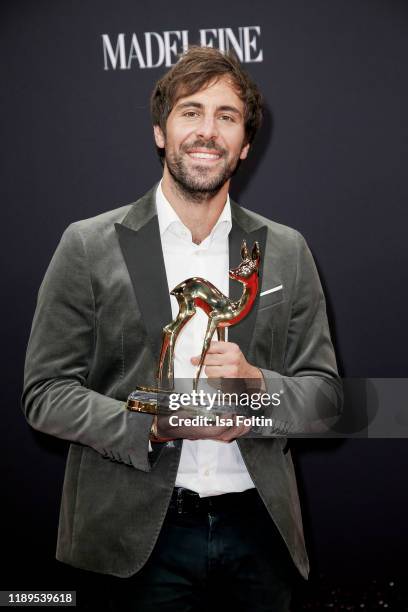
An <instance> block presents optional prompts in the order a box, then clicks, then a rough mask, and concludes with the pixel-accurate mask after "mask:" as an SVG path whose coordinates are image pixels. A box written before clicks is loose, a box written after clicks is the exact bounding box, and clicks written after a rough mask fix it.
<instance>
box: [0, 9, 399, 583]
mask: <svg viewBox="0 0 408 612" xmlns="http://www.w3.org/2000/svg"><path fill="white" fill-rule="evenodd" d="M1 11H2V19H1V31H2V36H1V43H0V44H1V46H2V51H1V57H2V68H1V70H2V73H3V78H2V97H3V101H2V109H3V112H2V117H1V118H2V124H3V130H2V132H3V136H2V147H1V148H2V167H3V172H4V174H3V178H2V186H1V190H2V215H3V224H2V225H3V230H4V231H3V239H2V246H3V249H4V261H5V264H6V265H5V267H4V271H3V299H2V309H3V322H4V326H3V327H4V329H3V332H4V341H3V347H2V348H3V350H2V358H3V366H2V371H3V376H4V378H3V381H4V382H3V394H4V396H5V397H4V400H3V416H2V423H3V425H4V429H3V438H2V441H3V444H2V446H3V453H2V455H3V461H2V468H3V495H4V501H3V503H2V512H3V513H4V518H3V520H2V527H3V529H5V533H4V534H3V541H4V543H5V545H6V548H7V550H8V559H9V562H8V564H7V566H8V569H7V571H8V572H9V575H10V580H9V584H8V585H7V586H10V587H13V588H28V587H33V588H39V585H40V583H41V585H42V588H51V586H55V587H56V588H57V585H56V582H57V576H60V574H58V572H59V571H60V568H57V565H58V564H57V562H55V561H54V554H55V543H56V534H57V523H58V510H59V502H60V494H61V486H62V478H63V472H64V463H65V457H66V450H67V445H66V443H64V442H62V441H59V440H55V439H52V438H50V437H48V436H45V435H42V434H39V433H36V432H33V431H32V430H31V429H30V428H29V427H28V425H27V424H26V423H25V420H24V418H23V415H22V412H21V408H20V403H19V402H20V400H19V398H20V394H21V389H22V375H23V362H24V354H25V349H26V344H27V340H28V335H29V331H30V325H31V320H32V316H33V312H34V308H35V301H36V295H37V291H38V288H39V285H40V283H41V280H42V277H43V275H44V273H45V270H46V268H47V265H48V263H49V260H50V258H51V256H52V253H53V252H54V250H55V248H56V246H57V244H58V241H59V239H60V236H61V234H62V232H63V231H64V229H65V228H66V227H67V225H68V224H70V223H71V222H73V221H76V220H79V219H84V218H87V217H91V216H94V215H97V214H99V213H103V212H104V211H107V210H111V209H112V208H116V207H119V206H123V205H125V204H128V203H130V202H133V201H135V200H137V199H138V198H139V197H140V196H141V195H143V194H144V193H145V192H146V191H147V190H148V189H149V188H150V187H151V186H152V185H154V184H155V183H156V182H157V181H158V180H159V179H160V176H161V166H160V162H159V160H158V157H157V154H156V150H155V146H154V141H153V133H152V125H151V120H150V114H149V98H150V94H151V91H152V89H153V86H154V84H155V82H156V81H157V79H158V78H159V77H160V76H161V75H162V74H164V72H165V71H166V70H167V69H168V68H169V67H170V66H171V65H172V64H173V63H174V62H175V61H176V59H177V56H178V54H179V53H180V52H182V50H183V48H186V47H187V46H188V45H191V44H201V45H209V46H214V47H217V48H219V49H222V50H228V49H232V50H234V52H235V53H236V55H237V56H238V58H239V59H240V61H241V62H242V63H243V64H244V66H245V68H246V69H247V70H248V72H249V73H250V74H251V75H252V77H253V78H254V79H255V80H256V81H257V83H258V84H259V87H260V89H261V91H262V92H263V95H264V97H265V101H266V113H265V120H264V124H263V127H262V129H261V131H260V133H259V135H258V137H257V139H256V141H255V142H254V144H253V147H252V151H251V152H250V156H249V158H248V160H246V161H245V162H244V163H242V164H241V167H240V170H239V172H238V174H237V175H236V177H234V179H233V183H232V191H231V193H232V196H233V197H234V199H235V200H237V201H238V202H239V203H240V204H242V205H243V206H245V207H246V208H249V209H251V210H253V211H256V212H258V213H260V214H262V215H264V216H266V217H268V218H271V219H273V220H275V221H277V222H279V223H283V224H285V225H289V226H291V227H294V228H296V229H297V230H299V231H300V232H301V233H302V234H303V235H304V236H305V238H306V240H307V241H308V243H309V245H310V247H311V250H312V252H313V254H314V256H315V259H316V263H317V265H318V268H319V272H320V275H321V279H322V283H323V285H324V289H325V292H326V296H327V304H328V314H329V319H330V325H331V329H332V334H333V339H334V343H335V347H336V351H337V355H338V361H339V368H340V371H341V374H342V375H343V376H347V377H358V378H365V377H375V378H398V377H406V376H407V358H406V347H407V344H408V342H407V340H408V334H407V316H406V310H407V287H406V270H407V267H408V256H407V248H406V228H407V221H408V214H407V201H408V182H407V180H406V167H407V152H408V151H407V143H408V129H407V128H408V125H407V108H408V85H407V79H406V61H407V50H408V42H407V41H408V37H407V26H408V9H407V6H406V4H405V3H403V2H398V1H396V0H395V1H388V2H379V1H371V2H369V1H367V0H355V1H353V2H352V1H343V0H332V1H331V2H324V1H323V0H317V1H313V2H302V1H301V0H290V1H289V2H287V1H286V0H274V1H272V2H261V1H259V0H253V1H252V2H244V1H235V2H232V1H229V0H227V1H226V2H223V3H221V2H217V1H214V0H207V2H205V3H193V4H192V3H191V2H187V0H180V1H178V2H174V3H171V2H168V1H167V2H165V1H164V0H156V1H155V2H150V3H146V2H145V3H142V2H134V1H131V0H118V1H117V2H115V3H113V2H110V1H109V0H99V1H96V0H87V1H86V2H51V1H46V0H42V1H40V2H28V1H27V2H24V1H20V2H18V3H16V2H11V1H9V2H7V1H6V2H3V3H2V8H1ZM294 447H295V450H297V451H298V452H297V453H296V466H297V471H298V476H299V482H300V488H301V493H302V505H303V511H304V519H305V527H306V534H307V540H308V544H309V550H310V554H311V560H312V566H313V569H314V573H315V575H318V574H319V573H323V574H325V575H329V576H334V577H336V578H339V579H344V580H348V579H355V577H356V576H359V577H362V578H363V577H364V576H366V577H370V576H374V575H378V576H380V577H383V576H385V575H388V573H390V574H392V573H394V574H396V573H399V572H400V571H401V572H402V571H403V563H405V550H404V544H403V542H404V539H405V540H406V538H407V536H408V527H407V523H406V508H407V492H406V486H405V480H406V476H405V474H406V473H407V471H408V445H407V442H406V440H404V439H394V440H390V439H388V440H381V439H376V440H368V439H362V440H336V441H324V442H322V441H320V442H319V441H302V442H299V443H295V444H294Z"/></svg>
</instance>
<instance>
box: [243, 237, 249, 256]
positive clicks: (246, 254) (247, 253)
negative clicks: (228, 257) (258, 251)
mask: <svg viewBox="0 0 408 612" xmlns="http://www.w3.org/2000/svg"><path fill="white" fill-rule="evenodd" d="M241 258H242V259H249V251H248V247H247V243H246V241H245V240H243V241H242V244H241Z"/></svg>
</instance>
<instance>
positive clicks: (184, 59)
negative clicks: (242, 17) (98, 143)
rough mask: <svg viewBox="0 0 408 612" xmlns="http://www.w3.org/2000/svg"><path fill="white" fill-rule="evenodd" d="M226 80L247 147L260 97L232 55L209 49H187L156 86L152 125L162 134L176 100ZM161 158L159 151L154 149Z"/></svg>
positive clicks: (256, 123) (258, 112) (256, 122)
mask: <svg viewBox="0 0 408 612" xmlns="http://www.w3.org/2000/svg"><path fill="white" fill-rule="evenodd" d="M223 76H227V77H228V78H229V79H230V80H231V82H232V85H233V87H234V88H235V90H236V92H237V95H238V97H239V98H240V99H241V100H242V102H243V103H244V107H245V112H244V122H245V144H247V143H251V142H252V141H253V139H254V138H255V134H256V132H257V130H258V129H259V127H260V125H261V123H262V95H261V93H260V91H259V89H258V87H257V85H256V84H255V83H254V81H252V79H251V78H250V76H249V75H248V73H247V72H245V70H243V68H242V66H241V64H240V63H239V61H238V59H237V58H236V57H235V56H234V55H233V54H232V53H226V54H224V53H221V51H218V49H213V48H211V47H197V46H194V47H190V48H189V49H188V51H186V52H185V53H184V54H183V55H182V56H181V57H180V59H179V61H178V62H177V63H176V64H175V65H174V66H173V67H172V68H171V69H170V70H169V71H168V72H166V74H165V75H164V76H163V77H162V78H161V79H160V80H159V81H157V83H156V86H155V88H154V90H153V93H152V97H151V102H150V109H151V114H152V120H153V125H159V126H160V128H161V129H162V131H163V133H164V134H165V133H166V123H167V118H168V116H169V114H170V112H171V110H172V108H173V106H174V104H175V103H176V102H177V100H178V99H179V98H180V97H182V96H183V97H184V96H190V95H192V94H194V93H196V92H197V91H200V90H201V89H202V88H203V87H205V86H206V85H208V84H209V83H210V82H212V81H217V80H218V79H220V78H221V77H223ZM158 152H159V155H160V156H161V157H163V156H164V151H163V149H158Z"/></svg>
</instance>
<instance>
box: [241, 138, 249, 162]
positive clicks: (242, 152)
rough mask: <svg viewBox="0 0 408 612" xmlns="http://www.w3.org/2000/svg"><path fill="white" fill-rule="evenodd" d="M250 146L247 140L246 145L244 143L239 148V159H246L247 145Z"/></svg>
mask: <svg viewBox="0 0 408 612" xmlns="http://www.w3.org/2000/svg"><path fill="white" fill-rule="evenodd" d="M250 146H251V145H250V144H249V142H248V143H247V144H246V145H244V146H243V147H242V149H241V153H240V155H239V159H246V158H247V156H248V151H249V147H250Z"/></svg>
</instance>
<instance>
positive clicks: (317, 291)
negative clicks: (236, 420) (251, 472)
mask: <svg viewBox="0 0 408 612" xmlns="http://www.w3.org/2000/svg"><path fill="white" fill-rule="evenodd" d="M296 238H297V248H296V260H297V266H296V278H295V283H294V290H293V295H292V300H291V314H290V322H289V328H288V333H287V342H286V350H285V360H284V366H283V371H282V372H276V371H273V370H266V369H261V371H262V374H263V377H264V381H265V385H266V390H267V392H268V394H269V395H272V394H273V393H279V395H280V404H279V406H278V407H273V408H272V409H271V410H270V412H271V416H272V417H275V419H276V426H277V430H278V431H281V432H282V433H285V432H287V433H298V434H311V433H325V432H328V431H329V430H330V429H331V428H332V427H333V426H334V425H335V423H336V422H337V421H338V419H339V417H340V415H341V411H342V405H343V392H342V383H341V380H340V377H339V375H338V371H337V364H336V357H335V353H334V349H333V345H332V342H331V338H330V331H329V325H328V321H327V314H326V302H325V298H324V294H323V289H322V286H321V283H320V279H319V275H318V272H317V269H316V266H315V263H314V261H313V257H312V254H311V252H310V250H309V248H308V246H307V244H306V241H305V240H304V238H303V236H301V235H300V234H299V233H297V234H296ZM272 429H273V428H272ZM269 433H271V432H269ZM263 435H268V428H264V429H263Z"/></svg>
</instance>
